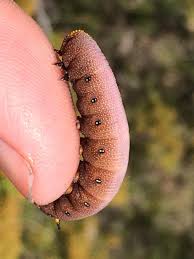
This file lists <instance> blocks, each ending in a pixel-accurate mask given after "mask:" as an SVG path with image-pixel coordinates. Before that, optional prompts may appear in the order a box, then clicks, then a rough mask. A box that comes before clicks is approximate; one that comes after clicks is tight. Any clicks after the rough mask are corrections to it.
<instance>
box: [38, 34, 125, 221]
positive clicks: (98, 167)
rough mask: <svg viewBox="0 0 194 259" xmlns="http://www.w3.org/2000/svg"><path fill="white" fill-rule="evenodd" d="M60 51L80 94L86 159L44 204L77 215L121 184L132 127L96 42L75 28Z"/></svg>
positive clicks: (64, 216)
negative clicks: (57, 194) (67, 183)
mask: <svg viewBox="0 0 194 259" xmlns="http://www.w3.org/2000/svg"><path fill="white" fill-rule="evenodd" d="M58 54H59V55H60V56H61V57H62V62H59V63H58V65H59V66H61V67H62V68H63V69H64V79H65V80H67V81H70V82H71V83H72V86H73V89H74V90H75V92H76V94H77V97H78V101H77V108H78V110H79V112H80V114H81V118H80V131H81V133H82V134H83V135H84V138H81V146H82V148H83V154H82V156H83V161H80V164H79V168H78V171H77V174H76V176H75V178H74V181H73V182H72V185H71V186H70V188H69V189H68V190H67V191H66V193H64V194H63V195H62V196H61V197H60V198H59V199H57V200H56V201H54V202H52V203H50V204H48V205H45V206H40V208H41V210H42V211H43V212H44V213H46V214H48V215H50V216H52V217H54V218H57V219H61V220H76V219H81V218H84V217H87V216H90V215H93V214H95V213H97V212H99V211H100V210H101V209H103V208H104V207H105V206H106V205H107V204H108V203H109V202H110V201H111V200H112V199H113V197H114V195H115V194H116V193H117V191H118V190H119V187H120V185H121V183H122V181H123V178H124V176H125V173H126V170H127V165H128V157H129V129H128V124H127V119H126V114H125V111H124V108H123V105H122V100H121V97H120V93H119V90H118V87H117V84H116V80H115V77H114V75H113V73H112V70H111V69H110V67H109V65H108V62H107V60H106V58H105V57H104V55H103V54H102V52H101V50H100V48H99V47H98V45H97V43H96V42H95V41H94V40H93V39H92V38H91V37H90V36H89V35H88V34H87V33H85V32H84V31H81V30H77V31H73V32H72V33H70V34H69V35H68V36H67V37H66V38H65V39H64V41H63V43H62V46H61V49H60V50H59V51H58Z"/></svg>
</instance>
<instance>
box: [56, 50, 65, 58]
mask: <svg viewBox="0 0 194 259" xmlns="http://www.w3.org/2000/svg"><path fill="white" fill-rule="evenodd" d="M54 51H55V52H56V53H57V54H58V55H59V56H60V57H61V56H62V55H63V52H62V51H61V50H60V49H54Z"/></svg>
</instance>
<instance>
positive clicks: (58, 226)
mask: <svg viewBox="0 0 194 259" xmlns="http://www.w3.org/2000/svg"><path fill="white" fill-rule="evenodd" d="M55 223H56V225H57V228H58V230H60V229H61V226H60V219H55Z"/></svg>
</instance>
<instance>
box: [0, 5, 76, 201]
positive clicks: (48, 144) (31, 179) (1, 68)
mask: <svg viewBox="0 0 194 259" xmlns="http://www.w3.org/2000/svg"><path fill="white" fill-rule="evenodd" d="M56 61H57V59H56V55H55V52H54V51H53V47H52V46H51V45H50V43H49V42H48V40H47V39H46V37H45V35H44V34H43V32H42V31H41V29H40V28H39V26H38V25H37V24H36V23H35V22H34V21H33V20H32V19H31V18H30V17H28V16H27V15H26V14H24V12H23V11H22V10H21V9H20V8H19V7H18V6H17V5H16V4H15V3H14V2H12V1H9V0H6V1H0V168H1V170H2V171H3V172H4V173H5V174H6V176H7V177H8V178H9V179H10V181H11V182H12V183H13V184H14V185H15V186H16V188H17V189H18V190H19V191H20V192H21V193H22V194H23V195H24V196H25V197H28V196H29V195H30V196H31V199H32V200H33V201H34V202H36V203H37V204H39V205H44V204H47V203H49V202H52V201H53V200H55V199H57V198H58V197H60V196H61V195H62V194H63V193H64V192H65V190H66V189H67V188H68V187H69V185H70V184H71V181H72V179H73V175H74V174H75V173H76V170H77V167H78V163H79V132H78V130H77V129H76V116H75V112H74V109H73V106H72V101H71V97H70V93H69V89H68V86H67V85H66V84H65V82H64V81H60V77H61V71H60V68H59V67H57V66H55V65H53V64H54V63H55V62H56Z"/></svg>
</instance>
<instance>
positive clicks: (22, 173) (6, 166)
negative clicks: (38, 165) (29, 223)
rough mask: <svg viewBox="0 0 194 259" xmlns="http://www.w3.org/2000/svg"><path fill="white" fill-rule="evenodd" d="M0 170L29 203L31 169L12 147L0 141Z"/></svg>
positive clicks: (32, 176) (31, 179) (30, 198)
mask: <svg viewBox="0 0 194 259" xmlns="http://www.w3.org/2000/svg"><path fill="white" fill-rule="evenodd" d="M0 170H1V171H2V172H3V173H4V174H5V176H6V177H7V178H8V179H9V180H10V181H11V182H12V183H13V185H14V186H15V187H16V188H17V190H18V191H19V192H20V193H21V194H22V195H23V196H25V197H26V198H27V199H28V200H29V201H30V202H33V198H32V186H33V180H34V175H33V171H32V167H31V165H30V163H29V162H28V161H26V160H25V159H24V157H23V156H21V155H20V154H19V153H18V152H17V151H16V150H15V149H14V148H13V147H11V146H10V145H8V144H7V143H6V142H5V141H3V140H1V139H0Z"/></svg>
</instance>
